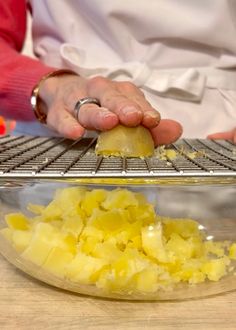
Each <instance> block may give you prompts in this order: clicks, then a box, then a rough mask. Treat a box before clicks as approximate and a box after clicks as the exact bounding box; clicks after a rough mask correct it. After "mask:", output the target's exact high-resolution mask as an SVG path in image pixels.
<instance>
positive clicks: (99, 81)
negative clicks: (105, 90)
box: [88, 76, 109, 90]
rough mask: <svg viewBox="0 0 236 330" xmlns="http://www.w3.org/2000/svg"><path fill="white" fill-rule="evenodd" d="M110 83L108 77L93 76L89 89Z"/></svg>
mask: <svg viewBox="0 0 236 330" xmlns="http://www.w3.org/2000/svg"><path fill="white" fill-rule="evenodd" d="M108 84H109V80H108V79H107V78H104V77H101V76H96V77H92V78H90V79H89V80H88V89H89V90H90V89H94V88H100V87H103V86H106V85H108Z"/></svg>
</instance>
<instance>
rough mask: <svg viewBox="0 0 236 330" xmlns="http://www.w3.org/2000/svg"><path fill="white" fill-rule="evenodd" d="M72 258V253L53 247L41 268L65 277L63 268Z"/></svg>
mask: <svg viewBox="0 0 236 330" xmlns="http://www.w3.org/2000/svg"><path fill="white" fill-rule="evenodd" d="M73 258H74V255H73V254H72V253H70V252H66V251H65V250H63V249H61V248H59V247H54V248H52V250H51V252H50V253H49V255H48V257H47V259H46V261H45V262H44V264H43V268H44V269H46V270H48V271H49V272H51V273H53V274H55V275H56V276H59V277H62V278H63V277H65V269H66V267H67V265H68V263H70V262H71V261H72V260H73Z"/></svg>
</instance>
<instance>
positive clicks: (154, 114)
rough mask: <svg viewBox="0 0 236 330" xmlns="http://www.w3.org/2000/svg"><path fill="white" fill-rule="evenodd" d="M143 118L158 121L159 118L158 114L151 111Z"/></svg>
mask: <svg viewBox="0 0 236 330" xmlns="http://www.w3.org/2000/svg"><path fill="white" fill-rule="evenodd" d="M145 116H147V117H150V118H153V119H159V118H160V115H159V113H157V112H153V111H150V112H146V113H145Z"/></svg>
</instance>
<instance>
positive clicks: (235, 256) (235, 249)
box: [229, 243, 236, 260]
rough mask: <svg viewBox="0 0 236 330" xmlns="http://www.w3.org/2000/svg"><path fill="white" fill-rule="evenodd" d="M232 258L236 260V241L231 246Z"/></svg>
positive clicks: (230, 253) (230, 254)
mask: <svg viewBox="0 0 236 330" xmlns="http://www.w3.org/2000/svg"><path fill="white" fill-rule="evenodd" d="M229 257H230V259H233V260H236V243H233V244H232V245H231V246H230V248H229Z"/></svg>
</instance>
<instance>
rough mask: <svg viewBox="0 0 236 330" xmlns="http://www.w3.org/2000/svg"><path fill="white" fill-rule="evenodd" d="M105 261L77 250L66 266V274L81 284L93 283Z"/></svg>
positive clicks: (105, 263)
mask: <svg viewBox="0 0 236 330" xmlns="http://www.w3.org/2000/svg"><path fill="white" fill-rule="evenodd" d="M106 265H107V262H106V261H104V260H102V259H99V258H94V257H92V256H88V255H86V254H84V253H81V252H78V254H77V255H76V257H75V258H74V259H73V260H72V261H71V263H69V264H68V265H67V266H66V276H67V277H68V278H69V279H70V280H73V281H76V282H79V283H82V284H92V283H95V282H96V281H97V279H98V277H99V274H100V273H101V271H102V270H103V269H104V267H105V266H106Z"/></svg>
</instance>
